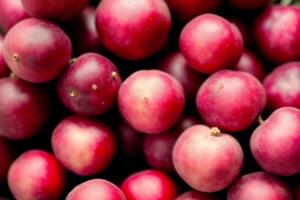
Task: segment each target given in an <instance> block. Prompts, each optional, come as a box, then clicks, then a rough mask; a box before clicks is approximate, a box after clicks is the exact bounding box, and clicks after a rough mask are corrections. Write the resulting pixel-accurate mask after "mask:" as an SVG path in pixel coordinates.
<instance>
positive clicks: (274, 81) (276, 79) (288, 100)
mask: <svg viewBox="0 0 300 200" xmlns="http://www.w3.org/2000/svg"><path fill="white" fill-rule="evenodd" d="M299 83H300V62H289V63H285V64H283V65H280V66H278V67H276V68H275V69H274V70H273V71H272V72H271V73H270V74H268V76H267V77H266V79H265V80H264V87H265V90H266V94H267V99H268V102H267V106H268V108H269V109H270V110H275V109H277V108H280V107H285V106H290V107H295V108H299V109H300V84H299Z"/></svg>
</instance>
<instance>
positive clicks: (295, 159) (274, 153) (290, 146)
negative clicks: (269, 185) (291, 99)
mask: <svg viewBox="0 0 300 200" xmlns="http://www.w3.org/2000/svg"><path fill="white" fill-rule="evenodd" d="M299 141H300V110H299V109H297V108H292V107H283V108H279V109H277V110H275V111H274V112H273V113H272V114H271V115H270V116H269V117H268V119H267V120H266V121H265V122H263V123H262V124H261V125H260V126H259V127H258V128H256V129H255V131H254V132H253V134H252V136H251V140H250V147H251V152H252V154H253V156H254V158H255V160H256V161H257V163H258V164H259V165H260V167H261V168H262V169H263V170H264V171H265V172H268V173H272V174H275V175H280V176H291V175H295V174H297V173H299V172H300V161H299V159H300V147H299V145H298V144H299ZM266 147H268V148H266Z"/></svg>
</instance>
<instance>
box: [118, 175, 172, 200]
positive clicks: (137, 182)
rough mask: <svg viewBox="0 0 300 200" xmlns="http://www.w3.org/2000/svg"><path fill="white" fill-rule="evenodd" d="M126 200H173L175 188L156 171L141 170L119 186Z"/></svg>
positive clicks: (166, 176) (165, 176) (168, 179)
mask: <svg viewBox="0 0 300 200" xmlns="http://www.w3.org/2000/svg"><path fill="white" fill-rule="evenodd" d="M121 190H122V191H123V192H124V194H125V196H126V198H127V200H141V199H151V200H174V199H175V197H176V194H177V188H176V185H175V183H174V181H173V180H172V179H171V178H170V177H169V176H168V175H166V174H164V173H163V172H160V171H156V170H143V171H140V172H136V173H134V174H132V175H130V176H129V177H127V178H126V179H125V180H124V182H123V183H122V184H121Z"/></svg>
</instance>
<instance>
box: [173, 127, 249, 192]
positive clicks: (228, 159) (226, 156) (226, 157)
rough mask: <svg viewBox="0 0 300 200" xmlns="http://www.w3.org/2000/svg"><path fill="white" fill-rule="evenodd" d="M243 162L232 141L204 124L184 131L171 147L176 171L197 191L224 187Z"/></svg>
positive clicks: (231, 179) (212, 190)
mask: <svg viewBox="0 0 300 200" xmlns="http://www.w3.org/2000/svg"><path fill="white" fill-rule="evenodd" d="M243 159H244V155H243V150H242V148H241V146H240V144H239V143H238V141H237V140H236V139H235V138H233V137H232V136H231V135H229V134H222V133H220V132H219V130H218V129H216V128H214V129H210V128H209V127H207V126H204V125H194V126H192V127H190V128H188V129H187V130H185V131H184V132H183V133H182V134H181V135H180V137H179V138H178V140H177V141H176V143H175V146H174V148H173V164H174V166H175V169H176V172H177V173H178V174H179V176H180V177H181V178H182V179H183V180H184V181H185V182H186V183H187V184H188V185H189V186H191V187H192V188H193V189H195V190H198V191H201V192H217V191H220V190H223V189H224V188H226V187H228V186H229V185H230V184H231V183H232V182H233V181H234V180H235V178H236V177H237V176H238V175H239V173H240V170H241V167H242V164H243ZM220 180H222V181H220Z"/></svg>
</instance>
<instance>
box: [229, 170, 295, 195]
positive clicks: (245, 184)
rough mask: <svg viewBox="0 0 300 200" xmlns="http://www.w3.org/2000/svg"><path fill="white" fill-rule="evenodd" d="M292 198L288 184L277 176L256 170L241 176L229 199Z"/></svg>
mask: <svg viewBox="0 0 300 200" xmlns="http://www.w3.org/2000/svg"><path fill="white" fill-rule="evenodd" d="M249 198H251V199H255V200H292V199H293V197H292V194H291V191H290V190H289V188H288V186H287V185H286V184H285V183H284V182H283V181H281V180H280V179H278V178H277V177H275V176H272V175H270V174H267V173H265V172H254V173H251V174H246V175H244V176H242V177H241V178H239V179H238V180H237V181H236V182H235V184H234V185H233V186H231V188H230V190H229V192H228V195H227V200H248V199H249Z"/></svg>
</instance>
